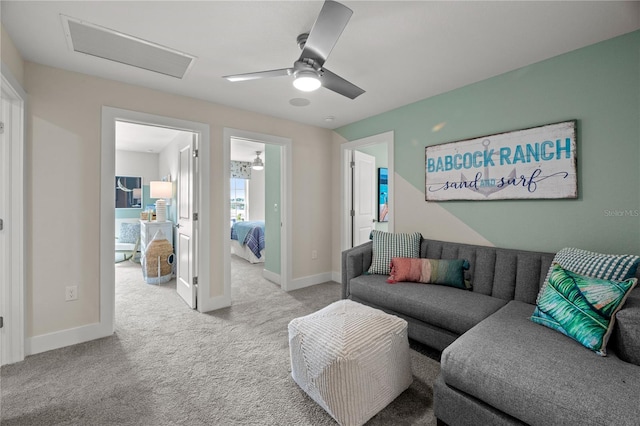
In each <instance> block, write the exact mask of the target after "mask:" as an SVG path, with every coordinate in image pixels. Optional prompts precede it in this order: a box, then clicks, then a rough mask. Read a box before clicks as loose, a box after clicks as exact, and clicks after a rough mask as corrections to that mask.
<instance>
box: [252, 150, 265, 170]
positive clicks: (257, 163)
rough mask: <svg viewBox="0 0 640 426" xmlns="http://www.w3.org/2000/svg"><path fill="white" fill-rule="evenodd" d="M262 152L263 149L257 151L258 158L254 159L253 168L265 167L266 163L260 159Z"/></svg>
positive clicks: (260, 168)
mask: <svg viewBox="0 0 640 426" xmlns="http://www.w3.org/2000/svg"><path fill="white" fill-rule="evenodd" d="M260 154H262V151H256V159H255V160H253V163H251V168H252V169H253V170H262V169H264V163H263V162H262V160H261V159H260Z"/></svg>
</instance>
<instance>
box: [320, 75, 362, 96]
mask: <svg viewBox="0 0 640 426" xmlns="http://www.w3.org/2000/svg"><path fill="white" fill-rule="evenodd" d="M320 81H321V82H322V87H324V88H326V89H329V90H333V91H334V92H336V93H339V94H341V95H343V96H346V97H347V98H349V99H355V98H357V97H358V96H360V95H362V94H363V93H364V90H362V89H361V88H359V87H358V86H356V85H355V84H353V83H350V82H348V81H347V80H345V79H344V78H342V77H340V76H339V75H337V74H334V73H332V72H331V71H329V70H328V69H326V68H323V69H322V76H321V77H320Z"/></svg>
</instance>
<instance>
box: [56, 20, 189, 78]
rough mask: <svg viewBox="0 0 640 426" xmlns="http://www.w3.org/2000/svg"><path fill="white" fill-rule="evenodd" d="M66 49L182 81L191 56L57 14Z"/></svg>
mask: <svg viewBox="0 0 640 426" xmlns="http://www.w3.org/2000/svg"><path fill="white" fill-rule="evenodd" d="M60 16H61V18H62V25H63V26H64V31H65V36H66V38H67V44H68V45H69V48H70V49H71V50H73V51H75V52H79V53H84V54H87V55H91V56H96V57H98V58H103V59H107V60H110V61H114V62H119V63H122V64H126V65H130V66H133V67H136V68H142V69H145V70H148V71H153V72H157V73H160V74H164V75H168V76H171V77H175V78H180V79H182V78H183V77H184V76H185V74H186V73H187V71H188V70H189V69H190V68H191V66H192V65H193V62H194V61H195V59H196V58H195V56H191V55H189V54H186V53H183V52H180V51H177V50H174V49H170V48H168V47H165V46H161V45H159V44H156V43H152V42H150V41H146V40H143V39H140V38H137V37H133V36H130V35H128V34H124V33H120V32H118V31H115V30H111V29H109V28H105V27H101V26H99V25H95V24H90V23H88V22H84V21H81V20H77V19H74V18H71V17H69V16H65V15H60Z"/></svg>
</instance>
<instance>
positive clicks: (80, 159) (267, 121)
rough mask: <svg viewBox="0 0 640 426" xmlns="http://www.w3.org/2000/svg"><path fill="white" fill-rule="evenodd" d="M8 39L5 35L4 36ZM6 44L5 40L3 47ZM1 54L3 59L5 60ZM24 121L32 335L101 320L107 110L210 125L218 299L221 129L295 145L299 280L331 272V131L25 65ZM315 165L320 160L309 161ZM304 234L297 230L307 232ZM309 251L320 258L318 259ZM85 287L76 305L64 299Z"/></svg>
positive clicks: (220, 275) (296, 271)
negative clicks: (102, 170) (103, 138)
mask: <svg viewBox="0 0 640 426" xmlns="http://www.w3.org/2000/svg"><path fill="white" fill-rule="evenodd" d="M3 35H4V33H3ZM3 47H4V44H3ZM3 58H4V56H3ZM24 82H25V89H26V90H27V92H28V93H29V102H30V109H29V111H28V115H27V126H28V131H27V157H26V160H25V161H26V174H27V182H28V183H27V185H28V186H27V194H28V195H27V211H28V215H27V218H26V226H27V228H28V229H30V230H31V232H30V233H29V234H30V238H29V240H28V241H27V256H26V258H27V259H28V261H27V265H26V267H27V271H28V274H27V276H28V278H27V336H28V337H33V336H38V335H42V334H46V333H50V332H54V331H59V330H64V329H68V328H72V327H78V326H82V325H86V324H91V323H95V322H97V321H98V320H99V309H98V308H99V303H100V301H99V225H100V224H99V214H100V211H99V202H100V144H101V140H100V137H101V108H102V106H103V105H106V106H111V107H116V108H123V109H128V110H134V111H139V112H145V113H149V114H156V115H161V116H167V117H173V118H178V119H183V120H190V121H196V122H202V123H206V124H208V125H209V126H210V128H211V140H210V144H211V158H210V161H211V171H210V182H209V186H210V188H209V190H210V194H211V205H210V211H211V218H210V220H211V224H212V226H211V262H210V265H208V266H209V268H210V277H211V296H212V297H213V296H218V295H222V294H223V265H222V243H223V240H222V239H223V238H226V237H227V236H226V235H221V234H222V231H221V227H220V226H216V224H219V223H220V221H221V220H222V218H223V210H222V208H223V207H222V206H223V185H225V184H226V183H227V182H228V179H227V178H226V177H225V176H223V173H222V168H223V167H222V166H223V158H222V134H223V128H224V127H232V128H236V129H242V130H246V131H251V132H259V133H265V134H270V135H275V136H281V137H286V138H291V139H292V140H293V149H292V152H293V171H292V181H293V205H292V210H293V229H294V233H293V247H292V248H291V249H292V253H293V278H300V277H305V276H310V275H316V274H321V273H327V272H330V271H331V270H332V258H331V249H332V245H331V240H332V233H331V232H327V229H330V228H331V227H332V221H331V214H329V211H330V209H331V202H330V200H332V193H331V182H332V180H331V176H329V174H330V173H331V171H332V155H331V150H332V135H333V132H331V131H330V130H327V129H321V128H316V127H311V126H307V125H303V124H298V123H293V122H290V121H286V120H282V119H277V118H273V117H268V116H265V115H260V114H256V113H251V112H247V111H241V110H237V109H233V108H229V107H225V106H221V105H216V104H212V103H208V102H204V101H201V100H196V99H192V98H187V97H182V96H176V95H171V94H167V93H162V92H158V91H155V90H150V89H145V88H141V87H137V86H131V85H127V84H122V83H118V82H114V81H110V80H105V79H100V78H96V77H91V76H87V75H83V74H77V73H72V72H68V71H64V70H60V69H55V68H50V67H46V66H42V65H38V64H34V63H31V62H26V63H25V72H24ZM309 159H313V161H309ZM302 230H304V232H298V231H302ZM311 250H317V251H318V259H316V260H311ZM68 285H78V286H79V290H78V294H79V300H78V301H74V302H65V301H64V289H65V286H68Z"/></svg>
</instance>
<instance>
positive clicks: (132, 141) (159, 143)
mask: <svg viewBox="0 0 640 426" xmlns="http://www.w3.org/2000/svg"><path fill="white" fill-rule="evenodd" d="M181 132H182V131H181V130H175V129H167V128H164V127H154V126H147V125H144V124H135V123H127V122H124V121H117V122H116V149H117V150H123V151H137V152H149V153H156V154H157V153H159V152H160V151H162V150H163V149H164V148H165V147H166V146H167V145H169V143H170V142H171V141H172V140H174V139H175V138H176V136H178V135H179V134H180V133H181Z"/></svg>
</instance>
